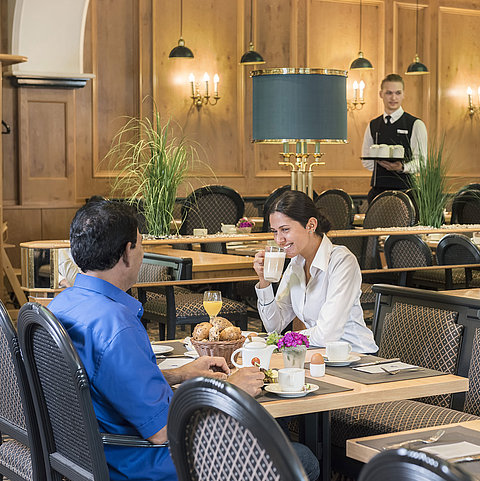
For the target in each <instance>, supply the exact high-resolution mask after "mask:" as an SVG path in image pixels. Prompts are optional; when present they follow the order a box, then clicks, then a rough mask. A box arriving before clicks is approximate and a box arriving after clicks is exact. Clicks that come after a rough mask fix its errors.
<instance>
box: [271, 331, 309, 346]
mask: <svg viewBox="0 0 480 481" xmlns="http://www.w3.org/2000/svg"><path fill="white" fill-rule="evenodd" d="M277 346H278V349H280V350H281V349H285V348H287V347H295V346H306V347H309V346H310V343H309V342H308V337H307V336H305V335H303V334H300V333H299V332H287V333H286V334H285V335H284V336H283V337H281V338H280V339H279V340H278V343H277Z"/></svg>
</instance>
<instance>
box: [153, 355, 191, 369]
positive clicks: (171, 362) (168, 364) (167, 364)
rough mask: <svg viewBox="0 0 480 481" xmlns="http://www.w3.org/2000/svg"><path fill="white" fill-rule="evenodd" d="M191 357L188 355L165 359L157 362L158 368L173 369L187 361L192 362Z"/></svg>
mask: <svg viewBox="0 0 480 481" xmlns="http://www.w3.org/2000/svg"><path fill="white" fill-rule="evenodd" d="M192 361H193V359H189V358H188V357H183V358H182V357H174V358H171V359H165V360H164V361H162V362H161V363H159V364H158V367H159V369H162V370H165V369H175V368H176V367H181V366H184V365H185V364H188V363H189V362H192Z"/></svg>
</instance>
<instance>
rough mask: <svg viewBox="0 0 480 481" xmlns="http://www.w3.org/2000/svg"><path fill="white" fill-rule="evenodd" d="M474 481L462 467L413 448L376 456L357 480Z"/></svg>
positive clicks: (386, 452)
mask: <svg viewBox="0 0 480 481" xmlns="http://www.w3.org/2000/svg"><path fill="white" fill-rule="evenodd" d="M385 479H388V480H389V481H473V480H474V479H475V478H473V477H472V476H470V475H469V474H468V473H466V472H465V471H463V470H462V468H461V466H459V465H454V464H450V463H449V462H447V461H445V460H443V459H440V458H437V457H436V456H434V455H432V454H429V453H426V452H423V451H415V450H413V449H405V448H404V449H397V450H388V451H384V452H381V453H379V454H377V455H376V456H375V457H373V458H372V459H371V460H370V461H369V462H368V463H367V464H366V465H365V467H364V468H363V469H362V472H361V473H360V477H359V478H358V481H385Z"/></svg>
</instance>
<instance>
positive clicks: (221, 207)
mask: <svg viewBox="0 0 480 481" xmlns="http://www.w3.org/2000/svg"><path fill="white" fill-rule="evenodd" d="M244 210H245V204H244V202H243V199H242V197H241V196H240V194H239V193H238V192H237V191H235V190H233V189H231V188H230V187H226V186H223V185H209V186H207V187H202V188H200V189H197V190H195V191H194V192H192V193H191V194H190V195H189V196H188V197H187V198H186V199H185V202H184V203H183V206H182V219H183V222H182V226H181V227H180V234H182V235H191V234H193V229H197V228H201V229H207V230H208V233H209V234H216V233H217V232H220V230H221V228H222V223H223V224H236V223H237V221H238V220H239V219H240V218H241V217H243V212H244ZM202 250H205V251H206V252H220V253H223V254H226V253H227V251H226V247H225V243H220V242H219V243H216V242H214V243H211V244H202Z"/></svg>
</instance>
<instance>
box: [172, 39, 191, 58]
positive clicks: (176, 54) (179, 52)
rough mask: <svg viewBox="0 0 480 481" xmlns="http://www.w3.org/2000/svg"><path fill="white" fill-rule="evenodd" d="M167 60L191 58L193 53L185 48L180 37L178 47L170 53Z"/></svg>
mask: <svg viewBox="0 0 480 481" xmlns="http://www.w3.org/2000/svg"><path fill="white" fill-rule="evenodd" d="M168 57H169V58H193V52H192V51H191V50H190V49H189V48H188V47H185V41H184V40H183V38H182V37H180V39H179V41H178V45H177V46H176V47H174V48H172V50H171V51H170V54H169V55H168Z"/></svg>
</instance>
